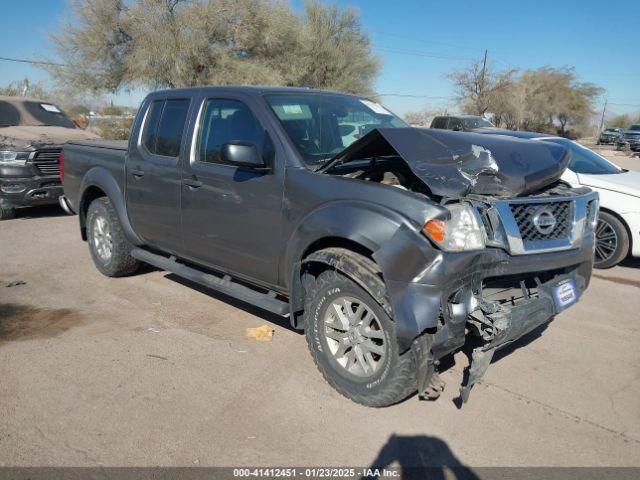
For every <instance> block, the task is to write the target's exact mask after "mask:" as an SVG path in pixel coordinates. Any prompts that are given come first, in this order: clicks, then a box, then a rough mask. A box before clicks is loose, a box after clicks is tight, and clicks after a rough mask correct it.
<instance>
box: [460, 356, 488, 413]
mask: <svg viewBox="0 0 640 480" xmlns="http://www.w3.org/2000/svg"><path fill="white" fill-rule="evenodd" d="M495 351H496V349H495V348H492V349H490V350H483V349H482V347H478V348H475V349H474V350H473V353H472V354H471V365H469V378H467V383H466V384H465V385H463V386H462V387H460V398H461V399H462V403H467V400H469V394H470V393H471V387H473V385H474V384H475V383H476V382H477V381H478V380H480V379H481V378H482V377H483V376H484V374H485V372H486V371H487V368H489V364H490V363H491V359H492V358H493V354H494V352H495Z"/></svg>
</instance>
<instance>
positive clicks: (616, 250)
mask: <svg viewBox="0 0 640 480" xmlns="http://www.w3.org/2000/svg"><path fill="white" fill-rule="evenodd" d="M628 253H629V234H628V233H627V229H626V228H625V226H624V224H623V223H622V222H621V221H620V220H618V218H616V217H615V216H613V215H611V214H610V213H607V212H600V215H599V216H598V224H597V226H596V252H595V263H594V267H595V268H611V267H614V266H615V265H617V264H618V263H620V262H621V261H622V260H624V258H625V257H626V256H627V254H628Z"/></svg>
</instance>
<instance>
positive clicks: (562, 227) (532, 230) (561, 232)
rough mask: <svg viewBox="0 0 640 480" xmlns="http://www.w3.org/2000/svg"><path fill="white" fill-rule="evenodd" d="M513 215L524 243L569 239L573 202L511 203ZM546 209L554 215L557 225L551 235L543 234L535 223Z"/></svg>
mask: <svg viewBox="0 0 640 480" xmlns="http://www.w3.org/2000/svg"><path fill="white" fill-rule="evenodd" d="M509 207H510V208H511V213H513V217H514V218H515V221H516V223H517V225H518V229H519V230H520V236H521V238H522V240H523V241H524V242H538V241H544V240H558V239H565V238H568V237H569V235H570V234H571V224H572V221H571V220H572V219H571V216H572V213H573V212H572V210H573V209H572V202H571V201H570V200H567V201H558V202H541V203H538V202H536V203H511V204H510V205H509ZM541 209H546V210H548V211H550V212H551V213H553V216H554V217H555V219H556V224H555V226H554V228H553V230H551V231H550V232H549V233H546V234H545V233H541V232H540V231H538V229H537V228H536V226H535V225H534V223H533V219H534V217H535V215H536V213H537V212H538V211H540V210H541Z"/></svg>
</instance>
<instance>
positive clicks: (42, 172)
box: [0, 96, 98, 220]
mask: <svg viewBox="0 0 640 480" xmlns="http://www.w3.org/2000/svg"><path fill="white" fill-rule="evenodd" d="M95 138H98V136H97V135H95V134H93V133H90V132H86V131H84V130H82V129H81V128H78V127H77V126H76V124H75V123H74V122H73V121H72V120H71V119H69V117H67V116H66V115H65V114H64V112H63V111H62V110H61V109H60V108H58V107H57V106H56V105H54V104H53V103H51V102H47V101H43V100H35V99H31V98H24V97H3V96H0V220H4V219H7V218H11V217H13V216H14V215H15V211H16V208H18V207H29V206H33V205H43V204H51V203H57V202H58V197H60V195H62V184H61V182H60V165H59V157H60V152H61V151H62V144H63V143H65V142H68V141H70V140H88V139H95Z"/></svg>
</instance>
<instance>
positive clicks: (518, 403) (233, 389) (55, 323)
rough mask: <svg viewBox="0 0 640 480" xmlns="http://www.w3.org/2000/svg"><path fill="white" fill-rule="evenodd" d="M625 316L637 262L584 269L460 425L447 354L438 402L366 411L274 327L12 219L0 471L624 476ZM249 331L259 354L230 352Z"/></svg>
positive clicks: (245, 344) (628, 360) (632, 372)
mask: <svg viewBox="0 0 640 480" xmlns="http://www.w3.org/2000/svg"><path fill="white" fill-rule="evenodd" d="M616 160H617V161H618V160H619V163H621V164H623V165H624V166H626V167H628V168H630V167H633V166H634V165H636V164H638V165H640V159H629V158H623V157H621V156H619V157H616ZM636 168H637V167H636ZM16 280H22V281H24V282H26V284H24V285H21V286H15V287H11V288H7V287H5V285H7V284H9V283H10V282H13V281H16ZM638 312H640V262H638V261H626V262H625V263H624V265H623V266H619V267H616V268H614V269H612V270H608V271H597V272H596V274H595V278H594V280H593V283H592V286H591V287H590V289H589V291H588V292H587V294H586V295H585V297H583V299H582V300H581V301H580V303H579V304H578V305H577V306H576V307H574V308H572V309H570V310H569V311H567V312H565V313H563V314H561V315H560V316H558V317H557V319H556V320H555V321H554V322H553V323H552V324H551V325H550V326H549V327H548V328H547V329H546V330H545V331H544V332H534V334H532V335H530V336H529V337H527V338H525V339H523V341H521V342H519V343H518V345H517V347H519V348H511V349H509V350H508V351H505V352H503V353H502V354H500V355H499V356H498V358H496V359H494V362H493V365H492V366H491V367H490V368H489V371H488V373H487V375H486V377H485V379H484V381H483V382H482V383H481V384H479V385H477V386H476V387H475V388H474V390H473V392H472V395H471V398H470V401H469V403H468V404H467V405H465V406H464V407H463V408H462V409H461V410H459V409H458V408H457V407H456V406H455V404H454V402H453V399H454V398H455V397H456V396H457V392H458V383H459V381H460V378H461V372H462V369H463V367H464V366H465V365H466V359H465V357H464V355H462V354H458V355H456V357H455V363H454V364H453V365H451V367H450V368H449V369H448V370H447V371H446V372H445V373H444V379H445V380H446V381H447V388H446V390H445V393H444V395H443V397H442V398H440V400H438V401H436V402H421V401H419V400H418V399H417V398H415V397H414V398H410V399H409V400H407V401H405V402H404V403H402V404H400V405H397V406H394V407H390V408H386V409H380V410H373V409H367V408H364V407H360V406H358V405H356V404H354V403H351V402H349V401H348V400H346V399H344V398H342V397H341V396H339V395H338V394H337V393H335V392H334V391H333V390H332V389H331V388H330V387H329V386H328V385H327V384H325V382H324V381H323V380H322V378H321V376H320V374H319V373H318V372H317V371H316V369H315V366H314V365H313V363H312V361H311V359H310V357H309V354H308V353H307V350H306V344H305V341H304V338H303V337H302V336H301V335H300V334H298V333H296V332H294V331H291V330H289V329H288V328H287V321H286V320H284V319H280V318H277V317H274V316H272V315H268V314H265V313H264V312H262V311H259V310H257V309H253V308H251V307H248V306H246V305H244V304H241V303H239V302H236V301H233V300H230V299H228V298H224V297H222V296H219V295H217V294H215V293H211V292H208V291H206V290H204V289H201V288H199V287H194V286H193V285H191V284H188V283H186V282H184V281H182V280H180V279H178V278H176V277H174V276H172V275H169V274H167V273H165V272H160V271H147V272H146V273H142V274H140V275H137V276H134V277H130V278H123V279H108V278H105V277H103V276H101V275H100V274H99V273H98V272H97V270H96V269H95V268H94V266H93V264H92V263H91V260H90V257H89V253H88V250H87V247H86V245H85V244H84V243H83V242H82V241H81V240H80V237H79V233H78V229H77V218H76V217H68V216H64V215H63V214H62V213H61V212H59V211H58V210H57V209H56V208H49V209H37V210H30V211H24V212H21V216H20V217H19V218H17V219H15V220H11V221H6V222H3V223H1V224H0V466H2V465H4V466H6V465H14V466H20V465H22V466H33V465H39V466H42V465H66V466H70V465H104V466H114V465H115V466H130V465H138V466H150V465H172V466H177V465H181V466H182V465H184V466H189V465H199V466H204V465H226V466H236V465H274V466H275V465H280V466H290V465H297V466H305V465H307V466H308V465H316V466H318V465H353V466H366V465H370V464H372V463H373V462H376V463H378V464H398V463H399V464H402V465H439V464H442V463H445V464H449V465H451V464H456V463H458V462H459V463H461V464H465V465H469V466H472V467H477V466H505V465H510V466H520V465H547V466H614V465H615V466H639V465H640V461H639V460H638V459H640V349H639V348H638V347H639V344H640V326H639V325H640V315H639V314H638ZM265 323H266V324H268V325H270V326H272V327H273V328H274V329H275V331H276V332H275V336H274V339H273V341H272V342H270V343H258V342H255V341H254V340H250V339H247V338H245V329H246V328H247V327H255V326H260V325H262V324H265Z"/></svg>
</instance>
